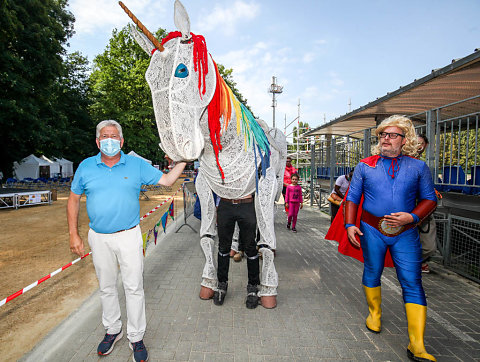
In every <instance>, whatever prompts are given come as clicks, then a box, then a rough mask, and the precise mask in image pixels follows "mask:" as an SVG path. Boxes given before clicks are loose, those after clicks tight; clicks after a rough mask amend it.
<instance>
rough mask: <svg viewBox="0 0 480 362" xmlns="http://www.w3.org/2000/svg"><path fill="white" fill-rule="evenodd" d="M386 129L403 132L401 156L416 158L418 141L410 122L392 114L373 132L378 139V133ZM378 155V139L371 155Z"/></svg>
mask: <svg viewBox="0 0 480 362" xmlns="http://www.w3.org/2000/svg"><path fill="white" fill-rule="evenodd" d="M387 127H398V128H400V129H401V130H402V131H403V134H404V135H405V140H406V143H405V144H404V145H403V147H402V154H404V155H407V156H412V157H416V156H417V154H418V140H417V135H416V134H415V127H413V123H412V121H411V120H410V119H409V118H407V117H405V116H400V115H398V114H394V115H393V116H390V117H388V118H386V119H384V120H383V121H382V123H380V124H379V125H378V127H377V129H376V130H375V135H376V136H377V137H378V135H379V133H380V132H383V130H384V129H385V128H387ZM379 154H380V139H379V140H378V143H377V145H376V146H374V147H373V148H372V155H379Z"/></svg>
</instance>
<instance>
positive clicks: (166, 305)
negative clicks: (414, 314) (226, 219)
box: [22, 207, 480, 362]
mask: <svg viewBox="0 0 480 362" xmlns="http://www.w3.org/2000/svg"><path fill="white" fill-rule="evenodd" d="M277 216H278V217H277V219H278V220H277V223H276V229H277V238H278V251H277V257H276V258H275V265H276V268H277V271H278V274H279V279H280V281H279V284H280V285H279V288H278V293H279V295H278V299H277V301H278V306H277V308H275V309H273V310H267V309H264V308H263V307H261V306H259V307H258V308H257V309H254V310H249V309H247V308H246V307H245V302H244V300H245V296H246V290H245V289H246V273H247V272H246V262H245V261H242V262H240V263H235V262H233V260H232V262H231V267H230V282H229V290H228V295H227V298H226V300H225V304H224V305H223V306H221V307H219V306H215V305H214V304H213V302H212V301H202V300H200V299H199V297H198V294H199V290H200V276H201V273H202V269H203V265H204V256H203V253H202V251H201V249H200V245H199V237H198V235H197V234H195V233H193V232H192V231H191V229H190V228H188V227H183V228H182V229H181V230H180V232H178V233H174V232H173V231H174V230H173V229H174V228H173V227H171V228H170V230H169V232H167V234H166V237H164V238H163V239H162V240H161V242H160V243H158V244H157V245H156V246H154V247H152V248H150V249H149V251H148V254H147V258H146V262H145V293H146V308H147V320H148V325H147V332H146V335H145V344H146V346H147V348H148V351H149V354H150V359H149V360H150V361H170V360H175V361H322V360H330V361H344V360H345V361H348V360H349V361H406V360H407V357H406V346H407V344H408V337H407V326H406V321H405V312H404V308H403V302H402V298H401V291H400V288H399V284H398V282H397V280H396V277H395V274H394V271H393V270H392V269H386V270H385V272H384V278H383V289H382V296H383V304H382V307H383V311H384V314H383V330H382V333H380V334H378V335H377V334H372V333H370V332H368V331H367V330H366V328H365V324H364V323H365V317H366V315H367V313H368V311H367V307H366V303H365V298H364V295H363V291H362V288H361V275H362V267H363V264H361V263H359V262H357V261H356V260H354V259H351V258H347V257H344V256H342V255H340V254H338V253H337V250H336V243H335V242H329V241H326V240H324V239H323V237H324V235H325V233H326V231H327V229H328V225H329V217H327V216H325V215H323V214H321V213H320V212H318V211H315V210H313V209H309V208H308V207H306V208H304V209H303V210H302V211H301V212H300V215H299V223H298V226H297V229H298V233H297V234H294V233H292V232H291V231H289V230H287V229H286V228H285V225H284V224H285V223H284V221H283V219H284V214H283V211H279V212H278V215H277ZM189 223H190V225H192V226H193V227H194V228H195V229H196V230H198V229H199V222H198V220H197V219H195V218H193V217H190V218H189ZM179 225H180V224H179ZM175 229H176V227H175ZM432 269H433V272H432V273H431V274H428V275H425V276H424V278H423V280H424V287H425V290H426V292H427V297H428V299H427V300H428V303H429V310H428V321H427V330H426V336H425V342H426V346H427V350H428V351H429V352H430V353H432V354H433V355H435V356H436V357H437V359H438V361H480V288H479V286H478V285H477V284H473V283H469V282H468V281H466V280H465V279H463V278H461V277H458V276H456V275H455V274H452V273H448V272H446V271H445V270H444V269H443V267H442V266H440V265H438V264H434V265H433V266H432ZM121 298H124V297H123V293H121ZM122 300H123V299H122ZM122 308H123V316H125V312H124V311H125V307H124V305H123V306H122ZM124 326H125V323H124ZM104 333H105V332H104V329H103V326H102V324H101V307H100V301H99V295H98V292H96V293H94V294H93V295H92V297H91V298H89V299H88V300H87V301H86V302H85V303H84V304H83V306H82V307H81V308H79V310H77V311H75V312H74V313H73V314H72V315H71V316H70V317H69V318H68V319H67V320H65V321H64V322H63V323H62V324H61V325H59V326H58V327H57V328H56V329H55V330H54V331H52V332H51V333H50V334H49V335H48V336H47V337H46V338H45V339H44V340H43V341H42V342H41V343H39V344H38V345H37V346H36V347H35V348H34V349H33V350H32V351H31V352H30V353H28V354H27V355H25V356H24V357H23V358H22V360H24V361H35V362H38V361H98V360H102V361H105V362H106V361H131V359H132V352H131V351H130V349H129V347H128V342H127V339H126V337H124V338H123V339H122V340H121V341H120V342H119V343H117V345H116V347H115V349H114V351H113V352H112V354H111V355H110V356H107V357H102V358H99V357H98V356H97V355H96V348H97V345H98V343H99V342H100V341H101V339H102V338H103V335H104Z"/></svg>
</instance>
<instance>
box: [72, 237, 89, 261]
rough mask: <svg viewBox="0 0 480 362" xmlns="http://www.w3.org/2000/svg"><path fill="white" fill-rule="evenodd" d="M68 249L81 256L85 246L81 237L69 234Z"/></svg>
mask: <svg viewBox="0 0 480 362" xmlns="http://www.w3.org/2000/svg"><path fill="white" fill-rule="evenodd" d="M70 251H71V252H72V253H74V254H77V255H78V256H83V255H84V252H85V247H84V245H83V240H82V238H81V237H80V236H79V235H78V234H77V235H70Z"/></svg>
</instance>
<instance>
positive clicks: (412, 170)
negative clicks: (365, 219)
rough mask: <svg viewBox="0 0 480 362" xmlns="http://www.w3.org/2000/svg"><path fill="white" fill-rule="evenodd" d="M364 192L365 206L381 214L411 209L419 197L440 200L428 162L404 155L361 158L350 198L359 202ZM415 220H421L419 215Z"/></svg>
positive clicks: (377, 214) (351, 184) (354, 201)
mask: <svg viewBox="0 0 480 362" xmlns="http://www.w3.org/2000/svg"><path fill="white" fill-rule="evenodd" d="M362 194H363V196H364V201H363V206H362V207H363V209H364V210H366V211H368V212H369V213H371V214H373V215H375V216H378V217H382V216H384V215H388V214H390V213H392V212H401V211H403V212H408V213H411V212H412V210H413V209H414V208H415V206H416V205H417V200H432V201H434V202H436V201H437V198H436V196H435V190H434V188H433V182H432V176H431V174H430V170H429V168H428V166H427V165H426V163H425V162H423V161H421V160H418V159H416V158H413V157H409V156H403V155H400V156H398V157H395V158H390V157H385V156H371V157H367V158H365V159H363V160H361V161H360V163H359V164H358V166H357V167H355V172H354V174H353V177H352V181H351V183H350V189H349V192H348V195H347V201H352V202H353V203H355V204H356V205H359V204H360V200H361V197H362ZM412 216H413V215H412ZM416 216H417V217H416ZM414 220H415V221H418V215H415V216H414Z"/></svg>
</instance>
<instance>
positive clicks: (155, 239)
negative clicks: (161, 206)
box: [153, 220, 162, 245]
mask: <svg viewBox="0 0 480 362" xmlns="http://www.w3.org/2000/svg"><path fill="white" fill-rule="evenodd" d="M161 221H162V220H158V222H157V223H156V224H155V226H154V227H153V236H154V242H155V245H157V235H158V228H159V227H160V222H161Z"/></svg>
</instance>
